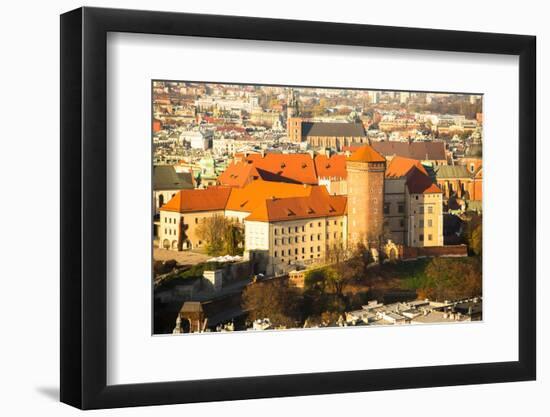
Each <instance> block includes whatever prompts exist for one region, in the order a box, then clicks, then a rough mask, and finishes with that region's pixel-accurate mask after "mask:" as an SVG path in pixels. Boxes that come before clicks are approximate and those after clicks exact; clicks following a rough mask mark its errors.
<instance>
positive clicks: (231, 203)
mask: <svg viewBox="0 0 550 417" xmlns="http://www.w3.org/2000/svg"><path fill="white" fill-rule="evenodd" d="M317 187H318V186H315V187H312V186H309V185H302V184H288V183H277V182H269V181H262V180H257V181H253V182H251V183H250V184H248V185H246V186H245V187H244V188H233V190H232V192H231V195H230V197H229V199H228V201H227V206H226V208H227V210H234V211H245V212H248V213H251V212H252V211H253V210H254V209H255V208H256V207H257V206H258V205H259V204H261V203H263V202H265V200H267V199H274V198H289V197H308V196H309V195H310V194H311V190H312V189H313V188H317ZM323 188H325V189H326V187H324V186H323Z"/></svg>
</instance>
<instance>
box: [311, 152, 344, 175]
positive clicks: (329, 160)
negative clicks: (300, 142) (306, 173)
mask: <svg viewBox="0 0 550 417" xmlns="http://www.w3.org/2000/svg"><path fill="white" fill-rule="evenodd" d="M315 170H316V171H317V177H318V178H347V176H348V170H347V169H346V156H345V155H332V156H330V157H327V156H326V155H317V156H315Z"/></svg>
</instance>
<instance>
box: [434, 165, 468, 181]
mask: <svg viewBox="0 0 550 417" xmlns="http://www.w3.org/2000/svg"><path fill="white" fill-rule="evenodd" d="M434 171H435V176H436V178H437V179H447V178H471V177H472V173H471V172H469V171H468V169H467V168H466V167H465V166H464V165H440V166H437V167H435V168H434Z"/></svg>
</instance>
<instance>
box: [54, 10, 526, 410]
mask: <svg viewBox="0 0 550 417" xmlns="http://www.w3.org/2000/svg"><path fill="white" fill-rule="evenodd" d="M535 62H536V58H535V37H532V36H523V35H510V34H494V33H482V32H458V31H446V30H431V29H416V28H401V27H385V26H371V25H356V24H341V23H326V22H311V21H292V20H275V19H265V18H252V17H236V16H215V15H197V14H183V13H168V12H151V11H136V10H118V9H100V8H87V7H85V8H80V9H77V10H74V11H71V12H67V13H65V14H63V15H62V16H61V401H63V402H65V403H67V404H70V405H73V406H75V407H79V408H82V409H94V408H111V407H125V406H140V405H156V404H174V403H189V402H203V401H222V400H236V399H251V398H265V397H279V396H299V395H314V394H328V393H343V392H357V391H374V390H388V389H403V388H420V387H435V386H449V385H463V384H481V383H497V382H507V381H524V380H533V379H535V377H536V350H535V345H536V317H535V301H536V297H535V289H536V268H535V252H536V251H535V249H536V221H535V219H536V215H535V214H536V212H535V201H536V186H535V161H536V158H535V156H536V146H535V143H536V141H535V113H536V112H535V106H536V94H535V78H536V77H535Z"/></svg>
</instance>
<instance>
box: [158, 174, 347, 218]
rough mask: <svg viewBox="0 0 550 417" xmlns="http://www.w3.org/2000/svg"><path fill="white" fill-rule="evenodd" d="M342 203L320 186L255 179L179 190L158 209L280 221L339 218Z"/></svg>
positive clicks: (337, 197)
mask: <svg viewBox="0 0 550 417" xmlns="http://www.w3.org/2000/svg"><path fill="white" fill-rule="evenodd" d="M346 203H347V197H345V196H331V195H329V193H328V191H327V189H326V187H324V186H319V185H313V186H312V185H302V184H288V183H276V182H268V181H262V180H257V181H253V182H251V183H249V184H248V185H246V186H245V187H243V188H230V187H210V188H207V189H204V190H181V191H179V192H178V193H177V194H176V195H175V196H174V198H172V199H171V200H170V201H169V202H168V203H167V204H166V205H164V206H163V207H161V210H165V211H176V212H180V213H186V212H193V211H210V210H233V211H239V212H245V213H250V214H249V215H248V216H247V217H246V220H255V221H282V220H294V219H305V218H317V217H332V216H342V215H344V214H345V213H346Z"/></svg>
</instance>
